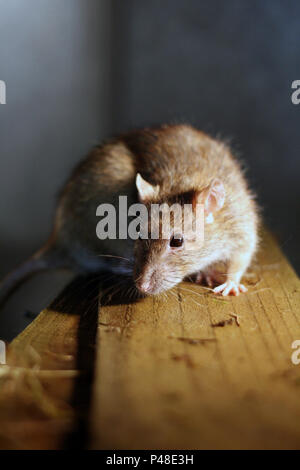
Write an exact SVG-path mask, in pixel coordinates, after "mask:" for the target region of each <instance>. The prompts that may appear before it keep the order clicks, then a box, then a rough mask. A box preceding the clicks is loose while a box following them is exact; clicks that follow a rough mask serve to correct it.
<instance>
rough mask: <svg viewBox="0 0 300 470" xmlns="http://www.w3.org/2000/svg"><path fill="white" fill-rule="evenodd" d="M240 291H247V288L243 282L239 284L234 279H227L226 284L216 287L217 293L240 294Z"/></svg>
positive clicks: (215, 291)
mask: <svg viewBox="0 0 300 470" xmlns="http://www.w3.org/2000/svg"><path fill="white" fill-rule="evenodd" d="M240 292H247V288H246V287H245V286H244V285H243V284H237V283H236V282H234V281H227V282H225V283H224V284H222V285H220V286H218V287H215V288H214V293H215V294H222V295H224V296H226V295H230V294H232V295H239V293H240Z"/></svg>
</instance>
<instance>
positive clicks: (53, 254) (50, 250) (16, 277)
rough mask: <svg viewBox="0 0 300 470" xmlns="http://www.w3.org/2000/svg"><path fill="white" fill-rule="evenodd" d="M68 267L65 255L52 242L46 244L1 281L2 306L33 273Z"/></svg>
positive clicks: (0, 300)
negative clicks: (64, 259)
mask: <svg viewBox="0 0 300 470" xmlns="http://www.w3.org/2000/svg"><path fill="white" fill-rule="evenodd" d="M59 267H67V263H65V262H64V261H63V257H62V256H61V254H59V253H58V251H57V249H56V247H55V246H54V245H52V244H49V243H48V244H46V245H45V246H44V247H43V248H41V249H40V250H39V251H37V252H36V253H35V254H34V255H33V256H31V257H30V258H29V259H28V260H27V261H25V262H24V263H22V264H21V265H19V266H18V267H17V268H16V269H14V270H13V271H12V272H10V273H9V274H7V275H6V276H5V277H4V278H3V279H2V280H1V281H0V306H2V305H3V304H4V303H5V301H6V300H7V299H8V297H9V296H10V295H11V294H12V293H13V292H14V291H15V289H17V287H19V285H20V284H22V283H23V282H24V281H25V280H26V279H28V278H30V277H31V276H32V275H33V274H35V273H37V272H39V271H44V270H47V269H51V268H59Z"/></svg>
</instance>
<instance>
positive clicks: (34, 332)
mask: <svg viewBox="0 0 300 470" xmlns="http://www.w3.org/2000/svg"><path fill="white" fill-rule="evenodd" d="M98 286H99V282H97V279H96V280H95V279H90V278H78V279H77V280H75V281H74V282H72V283H71V284H70V285H69V286H68V287H67V288H66V289H65V290H64V291H63V292H62V294H61V295H60V296H59V297H58V298H57V300H56V301H55V302H53V304H52V305H51V306H50V307H49V308H48V309H47V310H44V311H43V312H42V313H41V314H40V315H39V316H38V317H37V319H36V320H34V321H33V322H32V323H31V324H30V325H29V326H28V328H26V329H25V330H24V331H23V332H22V333H21V334H20V335H19V336H18V337H17V338H16V339H15V340H14V341H13V342H12V343H11V344H10V345H9V348H8V357H7V365H6V366H0V448H1V449H57V448H62V447H64V448H68V447H69V446H70V444H71V445H72V446H73V445H74V447H75V446H76V444H77V441H78V439H79V440H80V443H83V444H84V442H83V436H82V433H81V431H82V421H83V420H84V418H85V416H86V414H87V409H88V406H89V401H90V400H89V393H90V387H89V384H90V383H91V381H92V373H93V368H92V366H90V364H93V356H94V353H95V350H94V348H93V345H94V342H95V335H96V325H97V316H98V301H97V297H98V289H99V287H98ZM82 416H83V419H82Z"/></svg>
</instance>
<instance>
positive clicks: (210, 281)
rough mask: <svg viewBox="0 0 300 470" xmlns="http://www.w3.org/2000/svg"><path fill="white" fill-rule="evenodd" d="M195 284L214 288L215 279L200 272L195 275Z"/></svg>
mask: <svg viewBox="0 0 300 470" xmlns="http://www.w3.org/2000/svg"><path fill="white" fill-rule="evenodd" d="M194 282H195V283H196V284H206V285H207V286H208V287H213V286H214V278H213V276H212V275H211V274H208V273H205V272H203V271H199V272H198V273H197V274H196V275H195V279H194Z"/></svg>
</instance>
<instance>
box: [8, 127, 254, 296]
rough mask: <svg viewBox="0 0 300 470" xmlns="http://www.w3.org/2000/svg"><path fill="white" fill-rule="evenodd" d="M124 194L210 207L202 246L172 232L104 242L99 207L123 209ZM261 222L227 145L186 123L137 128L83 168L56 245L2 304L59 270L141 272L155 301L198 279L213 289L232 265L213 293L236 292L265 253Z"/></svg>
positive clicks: (59, 219) (21, 274) (73, 181)
mask: <svg viewBox="0 0 300 470" xmlns="http://www.w3.org/2000/svg"><path fill="white" fill-rule="evenodd" d="M119 195H126V196H127V197H128V206H129V205H131V204H134V203H136V202H138V201H141V202H143V203H145V204H146V205H147V206H149V205H150V204H151V203H163V202H167V203H168V204H171V203H172V202H174V201H176V202H179V203H180V204H185V203H189V204H192V206H193V207H194V206H195V204H198V203H199V204H203V205H204V209H205V236H204V243H203V244H199V242H198V241H197V240H190V239H186V238H185V233H180V234H179V235H178V234H176V237H177V236H178V237H179V238H176V240H175V239H174V225H173V226H172V227H171V229H170V237H169V239H168V240H167V239H158V240H151V239H148V240H137V241H135V242H134V241H132V240H130V239H126V240H120V239H117V240H110V239H107V240H99V239H98V238H97V236H96V230H95V228H96V225H97V221H98V218H97V217H96V209H97V207H98V206H99V204H101V203H110V204H113V205H114V206H115V207H117V206H118V197H119ZM257 224H258V216H257V209H256V205H255V202H254V198H253V195H252V194H251V193H250V192H249V190H248V187H247V184H246V181H245V179H244V176H243V173H242V171H241V168H240V166H239V164H238V163H237V161H236V160H235V159H234V158H233V157H232V155H231V153H230V150H229V149H228V147H227V146H226V145H224V144H223V143H222V142H219V141H217V140H214V139H212V138H211V137H209V136H207V135H206V134H204V133H202V132H200V131H198V130H196V129H194V128H192V127H190V126H187V125H171V126H168V125H165V126H161V127H159V128H149V129H143V130H138V131H134V132H131V133H128V134H125V135H121V136H120V137H118V138H117V139H115V140H112V141H110V142H108V143H106V144H104V145H102V146H99V147H96V148H95V149H93V150H92V151H91V153H90V154H89V155H88V156H87V157H86V158H85V159H84V160H83V161H82V162H81V163H80V164H79V165H78V166H77V167H76V168H75V170H74V171H73V173H72V175H71V178H70V179H69V181H68V182H67V183H66V185H65V187H64V188H63V191H62V192H61V194H60V197H59V201H58V206H57V211H56V216H55V220H54V228H53V232H52V234H51V236H50V238H49V240H48V242H47V243H46V245H45V246H44V247H42V248H41V249H40V250H39V251H38V252H37V253H36V254H34V255H33V257H32V258H31V259H30V260H28V261H27V262H25V263H24V264H23V265H21V266H20V267H19V268H18V269H16V270H15V271H14V272H13V273H11V274H10V275H8V276H7V277H6V278H5V279H4V280H3V281H2V283H1V284H0V297H1V298H2V299H4V298H5V297H6V296H7V294H8V293H9V292H11V291H12V290H13V288H14V287H15V286H16V285H18V284H19V283H20V282H21V281H22V280H23V279H24V278H25V277H28V276H29V275H31V274H32V273H34V272H36V271H39V270H42V269H48V268H58V267H67V268H71V269H73V270H76V271H81V272H82V271H83V272H99V271H101V270H103V269H107V268H109V269H112V270H114V271H117V272H125V273H127V274H129V275H132V273H133V274H134V279H135V283H136V286H137V288H138V289H139V290H140V291H141V292H142V293H145V294H156V293H159V292H161V291H164V290H167V289H169V288H171V287H173V286H174V285H176V284H177V283H179V282H180V281H182V280H183V279H184V278H185V277H187V276H190V275H193V274H195V275H196V280H197V281H200V280H201V279H203V277H204V278H205V279H206V280H207V281H208V282H209V284H210V283H211V282H213V281H214V280H216V273H215V272H214V270H213V265H214V264H215V263H216V262H219V261H223V262H225V263H226V265H227V271H226V279H225V283H223V284H221V285H219V286H218V287H216V288H215V290H214V291H215V292H216V293H222V294H223V295H228V294H234V295H238V294H239V292H244V291H245V290H246V289H245V287H244V286H243V285H242V284H240V280H241V277H242V275H243V274H244V272H245V270H246V269H247V267H248V266H249V264H250V262H251V259H252V256H253V254H254V252H255V249H256V246H257Z"/></svg>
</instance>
